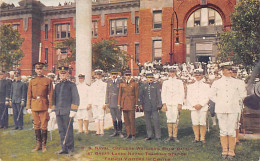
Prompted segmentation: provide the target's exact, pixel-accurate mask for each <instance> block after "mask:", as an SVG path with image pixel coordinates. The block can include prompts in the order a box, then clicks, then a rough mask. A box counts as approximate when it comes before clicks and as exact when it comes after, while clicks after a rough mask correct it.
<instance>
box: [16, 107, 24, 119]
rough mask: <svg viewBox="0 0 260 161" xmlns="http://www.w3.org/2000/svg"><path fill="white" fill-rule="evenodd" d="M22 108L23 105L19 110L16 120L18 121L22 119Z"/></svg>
mask: <svg viewBox="0 0 260 161" xmlns="http://www.w3.org/2000/svg"><path fill="white" fill-rule="evenodd" d="M22 109H23V106H21V108H20V110H19V114H18V117H17V119H16V121H18V120H19V119H20V115H21V112H22Z"/></svg>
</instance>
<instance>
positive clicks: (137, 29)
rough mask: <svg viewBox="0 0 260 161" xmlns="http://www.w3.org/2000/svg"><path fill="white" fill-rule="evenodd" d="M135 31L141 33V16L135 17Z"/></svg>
mask: <svg viewBox="0 0 260 161" xmlns="http://www.w3.org/2000/svg"><path fill="white" fill-rule="evenodd" d="M135 33H136V34H139V17H135Z"/></svg>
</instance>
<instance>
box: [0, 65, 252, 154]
mask: <svg viewBox="0 0 260 161" xmlns="http://www.w3.org/2000/svg"><path fill="white" fill-rule="evenodd" d="M43 67H44V64H43V63H36V64H35V72H36V74H37V75H36V76H35V77H31V78H29V80H28V79H27V78H28V77H27V78H26V77H21V75H20V74H19V73H14V75H13V76H14V77H13V78H12V76H11V77H10V78H6V73H5V72H4V71H1V72H0V87H1V88H0V117H1V118H0V128H8V110H7V107H8V106H9V107H12V109H13V119H14V124H15V127H14V130H18V129H19V130H22V129H23V112H22V110H23V108H24V107H26V109H27V112H28V113H30V114H32V116H33V123H34V130H35V136H36V147H35V148H34V149H33V150H32V152H36V151H38V150H42V151H43V152H45V151H47V149H46V141H47V125H48V121H49V116H55V117H56V120H57V124H58V131H59V135H60V143H61V150H60V151H58V152H57V154H69V155H72V152H73V151H74V139H73V121H74V118H75V119H76V120H77V121H78V125H79V129H78V132H79V133H85V134H88V125H89V122H90V120H92V119H93V120H94V121H95V128H96V130H95V131H96V133H95V135H98V136H103V135H104V121H105V120H104V119H105V117H104V116H105V113H107V112H110V113H111V117H112V121H113V127H114V132H113V134H111V135H110V136H111V137H116V136H119V137H120V138H124V139H126V140H128V139H129V140H135V137H136V133H135V113H136V112H144V117H145V124H146V133H147V137H146V138H145V140H146V141H149V140H152V139H153V138H155V139H156V140H157V141H158V142H161V141H162V140H161V139H162V138H161V128H160V118H159V113H158V112H159V111H160V110H161V111H162V112H165V114H166V118H167V127H168V138H167V139H165V140H164V141H165V142H170V141H174V142H179V140H178V123H179V117H180V110H182V109H189V110H191V119H192V129H193V132H194V141H193V143H195V144H196V143H199V142H201V143H203V144H205V142H206V140H205V134H206V124H207V123H206V118H207V111H208V109H209V102H210V101H211V102H214V104H215V106H213V107H214V108H215V110H214V112H215V113H216V116H217V118H218V122H219V127H220V142H221V145H222V157H223V158H229V159H232V158H233V157H234V156H235V152H234V150H235V145H236V142H238V141H239V140H238V137H237V136H238V129H239V120H240V115H241V111H242V107H243V103H242V100H243V98H245V97H246V95H247V93H246V84H245V81H246V79H247V77H248V75H247V73H246V72H245V70H244V69H242V68H241V66H233V65H232V64H231V62H226V63H221V64H216V63H211V62H210V63H208V64H206V63H200V62H196V63H194V64H191V63H187V64H186V63H184V64H181V65H177V64H176V65H172V66H170V65H161V64H160V62H146V63H145V64H144V66H142V67H141V66H140V74H139V76H132V73H131V71H130V70H127V71H124V73H123V74H121V73H120V72H119V71H117V70H115V69H113V70H111V71H110V72H109V73H104V72H103V71H102V70H95V72H94V76H93V77H92V78H93V79H92V82H91V84H86V82H85V75H83V74H79V75H78V82H77V83H76V82H75V79H72V80H71V77H69V73H68V67H66V66H61V67H60V68H59V76H56V75H55V74H48V75H47V76H44V75H43ZM57 78H59V79H57ZM213 107H212V108H213ZM122 117H123V119H122ZM123 120H124V125H125V130H126V135H124V132H123V131H122V127H123ZM153 126H154V127H153Z"/></svg>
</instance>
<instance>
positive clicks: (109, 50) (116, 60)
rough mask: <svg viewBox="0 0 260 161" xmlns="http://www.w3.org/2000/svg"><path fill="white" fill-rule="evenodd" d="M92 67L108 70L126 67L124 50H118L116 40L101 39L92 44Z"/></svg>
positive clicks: (121, 69) (126, 58)
mask: <svg viewBox="0 0 260 161" xmlns="http://www.w3.org/2000/svg"><path fill="white" fill-rule="evenodd" d="M92 54H93V55H92V57H93V62H92V64H93V68H94V69H102V70H104V71H105V72H109V71H110V70H111V69H117V70H118V71H123V70H125V69H126V68H127V65H126V61H127V60H128V57H127V54H126V52H124V51H122V50H120V48H119V47H118V46H117V45H116V40H103V41H101V42H97V43H94V44H93V45H92Z"/></svg>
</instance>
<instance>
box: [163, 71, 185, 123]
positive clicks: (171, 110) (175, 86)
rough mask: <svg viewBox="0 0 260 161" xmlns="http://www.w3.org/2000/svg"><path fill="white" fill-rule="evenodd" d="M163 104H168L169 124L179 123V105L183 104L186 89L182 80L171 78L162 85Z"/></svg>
mask: <svg viewBox="0 0 260 161" xmlns="http://www.w3.org/2000/svg"><path fill="white" fill-rule="evenodd" d="M161 96H162V103H163V104H166V106H167V111H166V117H167V123H175V124H176V123H178V108H177V106H178V104H181V105H182V104H183V101H184V87H183V83H182V81H181V80H178V79H176V76H175V77H173V78H172V77H169V79H168V80H166V81H164V82H163V84H162V94H161Z"/></svg>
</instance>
